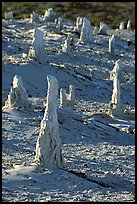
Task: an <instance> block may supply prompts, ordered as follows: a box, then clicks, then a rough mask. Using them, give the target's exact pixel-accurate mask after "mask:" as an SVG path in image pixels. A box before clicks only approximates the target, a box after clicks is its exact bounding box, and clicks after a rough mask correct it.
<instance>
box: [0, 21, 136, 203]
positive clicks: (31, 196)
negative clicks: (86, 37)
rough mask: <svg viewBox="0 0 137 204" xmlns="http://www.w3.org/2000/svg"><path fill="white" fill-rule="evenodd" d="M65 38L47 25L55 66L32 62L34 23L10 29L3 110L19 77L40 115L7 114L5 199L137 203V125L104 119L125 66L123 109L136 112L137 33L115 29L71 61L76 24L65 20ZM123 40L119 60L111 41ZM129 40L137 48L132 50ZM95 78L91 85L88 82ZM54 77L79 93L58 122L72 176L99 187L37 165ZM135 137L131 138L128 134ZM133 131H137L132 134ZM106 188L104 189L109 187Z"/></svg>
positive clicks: (5, 34) (6, 29) (6, 30)
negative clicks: (69, 40) (67, 47)
mask: <svg viewBox="0 0 137 204" xmlns="http://www.w3.org/2000/svg"><path fill="white" fill-rule="evenodd" d="M63 25H64V28H63V30H62V32H60V31H59V30H57V29H55V27H54V24H53V23H48V22H47V23H39V24H37V27H38V28H39V29H41V30H43V32H44V42H45V49H46V51H47V56H46V57H47V63H46V64H45V65H42V64H39V63H38V62H36V61H34V60H33V59H30V58H29V57H28V56H27V53H28V50H29V48H30V46H31V44H32V39H33V29H34V26H35V25H34V23H30V22H29V21H28V20H27V19H26V20H24V21H21V20H13V21H5V20H3V22H2V60H3V64H2V105H3V106H4V102H5V100H6V99H7V95H8V93H9V90H10V84H11V82H12V80H13V77H14V75H19V76H21V77H22V80H23V84H24V87H25V89H26V91H27V93H28V96H29V100H30V102H31V103H32V107H33V109H34V112H30V113H29V112H21V111H17V110H14V109H10V110H4V109H3V111H2V131H3V132H2V165H3V169H2V197H3V201H7V202H22V201H25V202H27V201H29V202H47V201H51V202H55V201H58V202H59V201H68V202H70V201H76V202H79V201H83V202H87V201H94V202H100V201H102V202H126V201H127V202H134V201H135V134H134V131H132V130H133V129H134V126H135V121H134V118H133V117H132V118H127V117H122V118H121V117H110V116H109V115H106V114H105V113H104V109H105V108H107V106H108V103H109V102H110V100H111V95H112V88H113V81H111V80H110V78H109V75H110V71H111V70H112V69H113V67H114V65H115V62H116V60H118V59H120V70H121V74H122V78H121V81H120V83H121V101H122V104H123V105H125V106H127V107H128V108H130V109H131V110H134V109H135V32H134V31H127V30H125V31H123V32H121V33H119V32H118V31H117V30H112V29H110V30H109V32H108V35H100V34H96V35H94V43H93V44H92V45H83V44H77V41H78V38H75V39H74V42H73V45H72V46H71V51H72V52H71V55H68V54H65V53H63V52H62V48H61V45H62V44H63V43H64V41H65V39H66V35H65V34H64V33H67V34H68V33H71V32H72V30H73V28H74V22H71V21H67V20H63ZM113 33H115V35H116V46H115V48H116V52H115V54H110V53H109V52H108V40H109V37H110V35H112V34H113ZM127 40H130V42H131V44H130V45H128V42H127ZM90 73H91V74H92V77H91V79H89V78H87V77H86V76H89V74H90ZM47 74H51V75H54V76H55V77H56V78H57V80H58V82H59V88H65V89H66V91H67V92H68V88H69V85H70V84H72V85H74V86H75V89H76V102H75V106H74V109H73V110H72V109H69V108H60V107H59V98H58V120H59V128H60V136H61V139H62V143H63V155H64V158H65V161H66V165H67V169H69V170H73V171H77V172H81V174H82V173H84V174H85V175H86V176H87V177H88V178H90V179H91V180H92V181H93V180H95V181H97V182H98V183H96V182H91V181H89V180H87V179H85V178H82V176H81V177H79V176H77V175H75V174H72V173H71V172H68V171H65V170H64V169H58V170H53V169H42V168H40V167H39V166H37V165H36V164H35V163H34V157H35V149H36V141H37V137H38V134H39V130H40V122H41V120H42V118H43V114H44V110H45V104H46V96H47ZM128 130H129V131H128ZM130 130H131V131H130ZM101 182H102V184H103V185H101Z"/></svg>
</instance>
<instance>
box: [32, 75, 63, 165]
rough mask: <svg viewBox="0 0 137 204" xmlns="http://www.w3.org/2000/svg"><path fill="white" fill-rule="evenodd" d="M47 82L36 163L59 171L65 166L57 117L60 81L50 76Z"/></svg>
mask: <svg viewBox="0 0 137 204" xmlns="http://www.w3.org/2000/svg"><path fill="white" fill-rule="evenodd" d="M47 80H48V91H47V106H46V109H45V114H44V117H43V120H42V121H41V127H40V133H39V136H38V139H37V144H36V156H35V161H36V162H39V163H40V164H41V165H42V166H43V167H44V168H53V169H57V168H62V167H64V166H65V161H64V158H63V155H62V143H61V138H60V134H59V123H58V117H57V98H58V81H57V79H56V78H55V77H54V76H52V75H48V76H47Z"/></svg>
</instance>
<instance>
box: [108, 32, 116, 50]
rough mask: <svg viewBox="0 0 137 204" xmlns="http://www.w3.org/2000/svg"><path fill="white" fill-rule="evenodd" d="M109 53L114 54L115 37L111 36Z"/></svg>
mask: <svg viewBox="0 0 137 204" xmlns="http://www.w3.org/2000/svg"><path fill="white" fill-rule="evenodd" d="M109 52H110V53H115V36H114V35H112V36H111V37H110V38H109Z"/></svg>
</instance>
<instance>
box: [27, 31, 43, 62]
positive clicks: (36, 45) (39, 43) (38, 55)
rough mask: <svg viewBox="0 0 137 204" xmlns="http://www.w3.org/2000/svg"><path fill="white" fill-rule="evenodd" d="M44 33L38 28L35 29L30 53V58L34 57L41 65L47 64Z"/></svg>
mask: <svg viewBox="0 0 137 204" xmlns="http://www.w3.org/2000/svg"><path fill="white" fill-rule="evenodd" d="M43 35H44V34H43V32H42V31H41V30H39V29H38V28H35V29H34V38H33V42H32V47H31V48H30V50H29V52H28V56H29V57H33V58H35V59H36V61H38V62H39V63H41V64H45V63H46V51H45V46H44V39H43Z"/></svg>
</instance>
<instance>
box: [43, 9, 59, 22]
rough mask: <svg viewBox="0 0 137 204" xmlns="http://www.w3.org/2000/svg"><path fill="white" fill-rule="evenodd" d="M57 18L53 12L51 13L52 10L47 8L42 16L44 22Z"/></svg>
mask: <svg viewBox="0 0 137 204" xmlns="http://www.w3.org/2000/svg"><path fill="white" fill-rule="evenodd" d="M56 18H57V14H56V12H55V11H53V8H49V9H48V10H46V11H45V14H44V21H55V19H56Z"/></svg>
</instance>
